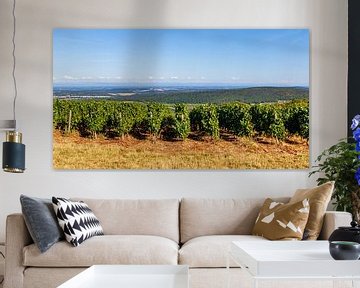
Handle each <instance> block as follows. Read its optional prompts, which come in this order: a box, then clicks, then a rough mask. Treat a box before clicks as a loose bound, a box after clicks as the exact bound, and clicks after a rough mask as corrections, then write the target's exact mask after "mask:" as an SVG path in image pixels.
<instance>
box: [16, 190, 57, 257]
mask: <svg viewBox="0 0 360 288" xmlns="http://www.w3.org/2000/svg"><path fill="white" fill-rule="evenodd" d="M20 203H21V209H22V213H23V216H24V219H25V223H26V226H27V228H28V230H29V233H30V235H31V238H32V239H33V241H34V243H35V244H36V246H37V247H38V248H39V250H40V252H41V253H43V252H45V251H46V250H48V249H49V248H50V247H51V246H52V245H54V244H55V243H56V242H58V241H59V240H61V239H63V238H64V233H63V232H62V230H61V228H60V226H59V224H58V221H57V219H56V216H55V212H54V209H53V205H52V202H51V199H39V198H34V197H28V196H25V195H21V196H20Z"/></svg>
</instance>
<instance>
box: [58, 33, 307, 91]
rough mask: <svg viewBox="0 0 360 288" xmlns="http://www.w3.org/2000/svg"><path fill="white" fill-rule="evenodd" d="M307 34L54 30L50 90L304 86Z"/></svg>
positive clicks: (305, 84) (305, 81)
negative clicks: (83, 85) (93, 86)
mask: <svg viewBox="0 0 360 288" xmlns="http://www.w3.org/2000/svg"><path fill="white" fill-rule="evenodd" d="M309 50H310V49H309V30H307V29H215V30H214V29H213V30H211V29H55V30H54V31H53V79H54V83H55V84H56V83H69V84H79V83H99V82H100V83H119V84H140V85H143V84H184V83H192V84H232V85H239V86H240V85H276V86H294V85H300V86H308V84H309Z"/></svg>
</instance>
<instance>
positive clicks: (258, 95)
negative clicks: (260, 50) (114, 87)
mask: <svg viewBox="0 0 360 288" xmlns="http://www.w3.org/2000/svg"><path fill="white" fill-rule="evenodd" d="M308 98H309V89H308V88H302V87H252V88H238V89H217V90H207V91H206V90H202V91H169V92H161V93H159V92H147V93H139V94H134V95H132V96H117V97H114V98H113V100H120V101H141V102H159V103H168V104H173V103H189V104H198V103H226V102H233V101H240V102H244V103H262V102H277V101H287V100H294V99H308Z"/></svg>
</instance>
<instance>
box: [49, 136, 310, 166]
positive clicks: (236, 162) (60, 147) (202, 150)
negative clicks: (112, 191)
mask: <svg viewBox="0 0 360 288" xmlns="http://www.w3.org/2000/svg"><path fill="white" fill-rule="evenodd" d="M53 166H54V168H55V169H307V168H309V147H308V144H307V143H306V142H305V141H303V140H302V139H300V138H292V139H289V141H286V142H281V143H277V142H276V141H275V140H273V139H257V141H255V140H253V139H249V138H239V139H237V140H235V141H225V140H218V141H212V140H204V141H195V140H191V139H186V140H185V141H175V142H169V141H163V140H156V141H154V140H138V139H135V138H133V137H131V136H128V137H124V138H123V139H112V140H108V139H105V138H98V139H88V138H82V137H79V136H77V135H75V134H72V135H67V136H64V135H62V134H60V133H59V132H58V131H55V132H54V142H53Z"/></svg>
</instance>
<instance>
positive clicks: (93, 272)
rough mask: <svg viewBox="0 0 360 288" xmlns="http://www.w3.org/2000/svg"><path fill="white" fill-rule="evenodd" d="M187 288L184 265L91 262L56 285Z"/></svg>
mask: <svg viewBox="0 0 360 288" xmlns="http://www.w3.org/2000/svg"><path fill="white" fill-rule="evenodd" d="M99 287H104V288H120V287H121V288H188V287H189V267H188V266H185V265H94V266H91V267H90V268H88V269H86V270H85V271H83V272H81V273H80V274H78V275H76V276H75V277H73V278H71V279H70V280H68V281H66V282H65V283H63V284H62V285H60V286H59V288H99Z"/></svg>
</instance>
